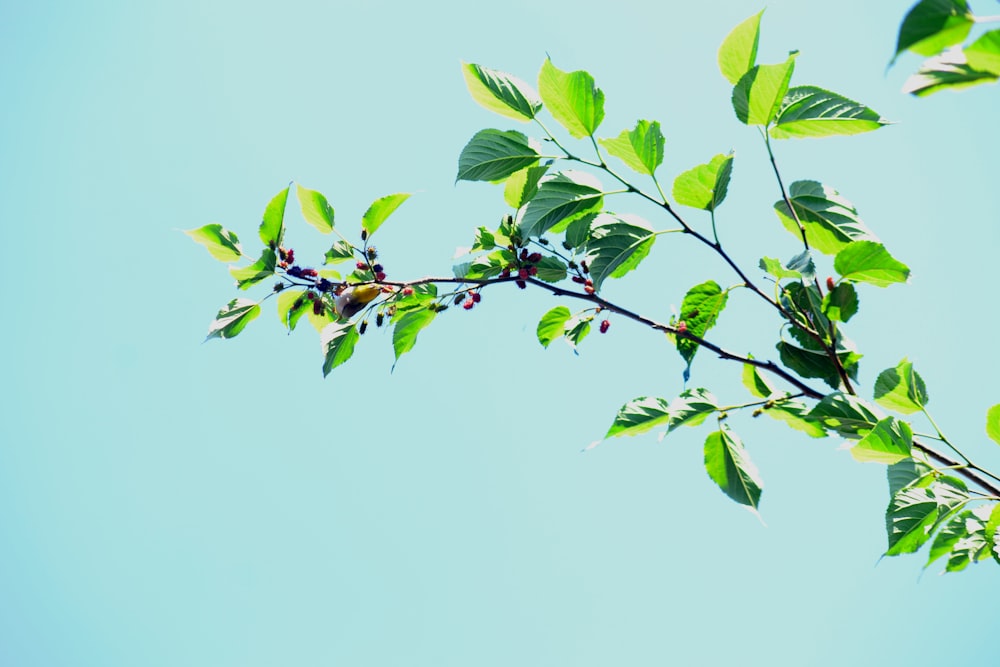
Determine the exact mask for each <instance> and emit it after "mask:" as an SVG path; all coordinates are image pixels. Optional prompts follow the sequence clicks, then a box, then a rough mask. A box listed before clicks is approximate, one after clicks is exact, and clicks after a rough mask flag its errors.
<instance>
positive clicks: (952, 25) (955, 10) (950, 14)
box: [889, 0, 975, 65]
mask: <svg viewBox="0 0 1000 667" xmlns="http://www.w3.org/2000/svg"><path fill="white" fill-rule="evenodd" d="M974 22H975V17H974V16H973V15H972V12H970V11H969V5H968V3H966V1H965V0H920V2H918V3H917V4H915V5H914V6H913V7H912V8H911V9H910V11H909V12H908V13H907V14H906V16H905V17H904V18H903V23H902V24H901V25H900V26H899V35H898V37H897V39H896V53H895V54H894V55H893V57H892V61H891V62H890V63H889V64H890V65H891V64H892V63H893V62H895V61H896V58H898V57H899V54H901V53H903V52H904V51H912V52H914V53H919V54H920V55H922V56H932V55H934V54H936V53H938V52H939V51H941V50H942V49H944V48H947V47H949V46H951V45H953V44H958V43H959V42H961V41H962V40H963V39H965V38H966V36H967V35H968V34H969V30H971V29H972V26H973V23H974Z"/></svg>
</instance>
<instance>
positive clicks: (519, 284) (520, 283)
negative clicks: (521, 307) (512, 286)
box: [514, 280, 528, 289]
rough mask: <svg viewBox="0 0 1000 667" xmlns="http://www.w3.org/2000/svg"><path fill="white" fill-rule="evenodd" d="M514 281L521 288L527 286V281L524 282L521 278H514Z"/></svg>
mask: <svg viewBox="0 0 1000 667" xmlns="http://www.w3.org/2000/svg"><path fill="white" fill-rule="evenodd" d="M514 282H515V283H517V286H518V287H520V288H521V289H524V288H526V287H527V286H528V283H526V282H524V281H523V280H515V281H514Z"/></svg>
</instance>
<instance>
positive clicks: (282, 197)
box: [258, 186, 291, 249]
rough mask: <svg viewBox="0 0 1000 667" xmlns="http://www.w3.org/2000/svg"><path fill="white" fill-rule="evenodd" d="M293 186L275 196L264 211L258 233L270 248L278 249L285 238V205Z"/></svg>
mask: <svg viewBox="0 0 1000 667" xmlns="http://www.w3.org/2000/svg"><path fill="white" fill-rule="evenodd" d="M290 189H291V186H288V187H287V188H285V189H283V190H282V191H281V192H279V193H278V194H276V195H274V197H273V198H272V199H271V201H270V202H269V203H268V205H267V208H265V209H264V217H263V219H262V220H261V222H260V228H259V229H258V233H259V234H260V240H261V241H263V242H264V245H266V246H267V247H269V248H272V249H273V248H277V247H278V246H280V245H281V243H282V241H283V240H284V238H285V204H286V203H287V201H288V191H289V190H290Z"/></svg>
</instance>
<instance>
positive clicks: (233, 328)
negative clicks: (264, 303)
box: [205, 299, 260, 340]
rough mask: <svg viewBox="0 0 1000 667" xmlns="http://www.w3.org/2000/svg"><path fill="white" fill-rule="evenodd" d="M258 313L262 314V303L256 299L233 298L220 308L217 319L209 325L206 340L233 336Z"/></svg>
mask: <svg viewBox="0 0 1000 667" xmlns="http://www.w3.org/2000/svg"><path fill="white" fill-rule="evenodd" d="M258 315H260V305H259V304H257V302H256V301H250V300H249V299H233V300H232V301H230V302H229V303H228V304H226V305H225V306H223V307H222V309H220V310H219V313H218V315H216V316H215V321H214V322H212V324H211V326H209V327H208V336H206V337H205V340H209V339H211V338H233V337H235V336H236V335H238V334H239V333H240V332H241V331H243V329H244V327H246V325H248V324H250V322H251V321H253V320H254V319H255V318H256V317H257V316H258Z"/></svg>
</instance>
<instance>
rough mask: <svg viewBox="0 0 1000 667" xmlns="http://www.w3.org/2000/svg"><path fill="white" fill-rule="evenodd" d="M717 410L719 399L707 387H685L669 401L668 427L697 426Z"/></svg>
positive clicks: (671, 428) (672, 428)
mask: <svg viewBox="0 0 1000 667" xmlns="http://www.w3.org/2000/svg"><path fill="white" fill-rule="evenodd" d="M718 411H719V400H718V399H717V398H716V397H715V396H713V395H712V394H711V392H709V391H708V390H707V389H701V388H699V389H687V390H685V391H683V392H681V394H680V395H679V396H678V397H677V398H675V399H674V400H673V401H672V402H671V403H670V415H671V417H670V429H669V430H671V431H673V430H674V429H677V428H680V427H681V426H698V425H699V424H701V423H702V422H704V421H705V420H706V419H707V418H708V417H709V416H710V415H712V414H715V413H716V412H718Z"/></svg>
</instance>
